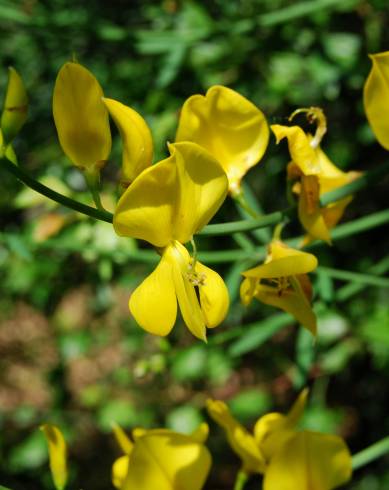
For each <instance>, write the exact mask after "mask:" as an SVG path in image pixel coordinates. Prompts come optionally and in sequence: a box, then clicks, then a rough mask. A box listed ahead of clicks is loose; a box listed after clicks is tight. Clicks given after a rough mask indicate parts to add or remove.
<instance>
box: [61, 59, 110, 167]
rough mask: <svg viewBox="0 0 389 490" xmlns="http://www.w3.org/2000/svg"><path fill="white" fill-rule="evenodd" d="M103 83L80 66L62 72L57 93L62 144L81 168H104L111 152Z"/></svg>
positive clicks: (69, 64)
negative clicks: (101, 85) (101, 84)
mask: <svg viewBox="0 0 389 490" xmlns="http://www.w3.org/2000/svg"><path fill="white" fill-rule="evenodd" d="M102 97H103V91H102V89H101V87H100V85H99V82H98V81H97V80H96V78H95V77H94V76H93V75H92V73H91V72H90V71H88V70H87V69H86V68H84V67H83V66H81V65H79V64H78V63H65V64H64V65H63V67H62V68H61V69H60V71H59V73H58V76H57V80H56V82H55V87H54V94H53V116H54V122H55V125H56V127H57V132H58V138H59V142H60V144H61V146H62V149H63V151H64V152H65V153H66V155H67V156H68V157H69V159H70V160H71V161H72V162H73V163H74V164H75V165H77V166H78V167H81V168H86V169H92V168H94V167H95V168H101V167H102V166H103V165H104V163H105V162H106V160H107V159H108V156H109V154H110V152H111V131H110V128H109V120H108V111H107V109H106V107H105V106H104V104H103V102H102Z"/></svg>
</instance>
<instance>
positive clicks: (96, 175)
mask: <svg viewBox="0 0 389 490" xmlns="http://www.w3.org/2000/svg"><path fill="white" fill-rule="evenodd" d="M84 175H85V180H86V183H87V185H88V188H89V191H90V193H91V195H92V198H93V201H94V203H95V205H96V208H97V209H99V210H100V211H105V209H104V206H103V205H102V203H101V199H100V192H99V189H100V170H98V169H95V168H93V169H92V170H85V171H84Z"/></svg>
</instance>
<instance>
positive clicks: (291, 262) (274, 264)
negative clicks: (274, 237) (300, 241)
mask: <svg viewBox="0 0 389 490" xmlns="http://www.w3.org/2000/svg"><path fill="white" fill-rule="evenodd" d="M269 257H270V260H269V261H267V262H266V263H265V264H262V265H259V266H257V267H253V268H252V269H248V270H247V271H244V272H242V275H243V276H244V277H251V278H258V279H259V278H263V279H266V278H268V279H271V278H275V277H287V276H294V275H297V274H306V273H308V272H311V271H313V270H314V269H316V267H317V259H316V257H315V256H314V255H312V254H310V253H307V252H302V251H301V250H296V249H294V248H291V247H288V246H287V245H285V244H284V243H282V242H280V241H273V242H272V243H271V244H270V247H269Z"/></svg>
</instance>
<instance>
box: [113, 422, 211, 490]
mask: <svg viewBox="0 0 389 490" xmlns="http://www.w3.org/2000/svg"><path fill="white" fill-rule="evenodd" d="M210 466H211V456H210V454H209V451H208V450H207V448H206V447H205V446H203V445H202V444H200V443H198V442H196V441H195V440H193V439H192V438H191V436H186V435H183V434H177V433H175V432H171V431H164V432H162V433H153V431H150V432H147V433H146V435H144V436H143V437H141V438H139V439H138V440H137V442H136V445H135V448H134V451H133V452H132V454H131V459H130V464H129V468H128V475H127V478H126V480H125V482H124V484H123V486H122V490H151V489H158V490H178V489H181V488H182V489H185V490H200V489H201V488H202V487H203V485H204V483H205V480H206V478H207V476H208V473H209V470H210Z"/></svg>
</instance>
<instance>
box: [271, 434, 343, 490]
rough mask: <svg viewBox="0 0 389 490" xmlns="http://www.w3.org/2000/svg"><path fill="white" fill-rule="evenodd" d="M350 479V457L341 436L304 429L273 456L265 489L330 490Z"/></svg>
mask: <svg viewBox="0 0 389 490" xmlns="http://www.w3.org/2000/svg"><path fill="white" fill-rule="evenodd" d="M350 478H351V456H350V453H349V450H348V448H347V446H346V444H345V443H344V441H343V440H342V439H341V438H340V437H338V436H332V435H326V434H319V433H315V432H309V431H304V432H300V433H296V434H295V435H294V436H293V437H291V438H289V439H288V440H287V441H286V443H285V444H284V445H283V446H282V447H281V448H280V450H279V451H278V452H277V453H276V454H274V455H273V457H272V459H271V460H270V464H269V466H268V468H267V471H266V473H265V478H264V485H263V488H264V490H296V489H298V490H331V489H333V488H336V487H338V486H339V485H342V484H344V483H346V482H347V481H348V480H349V479H350Z"/></svg>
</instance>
